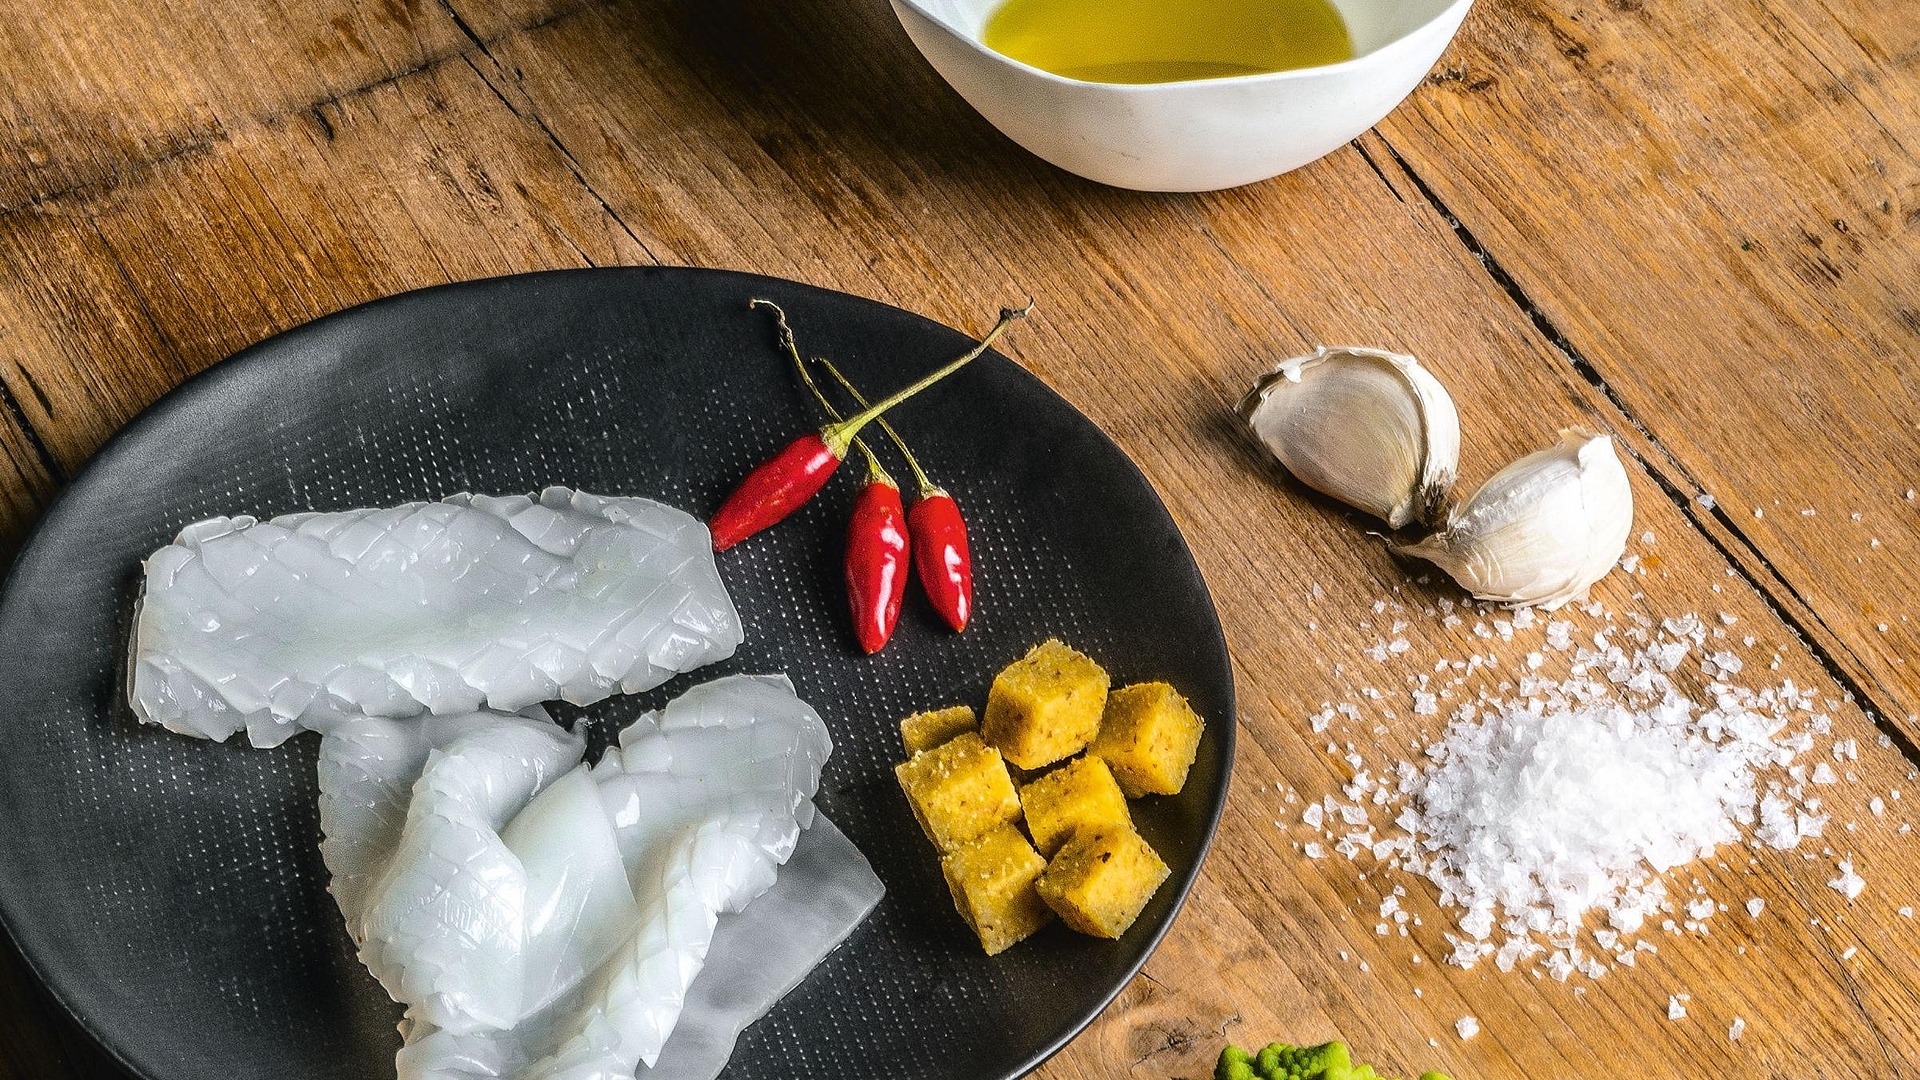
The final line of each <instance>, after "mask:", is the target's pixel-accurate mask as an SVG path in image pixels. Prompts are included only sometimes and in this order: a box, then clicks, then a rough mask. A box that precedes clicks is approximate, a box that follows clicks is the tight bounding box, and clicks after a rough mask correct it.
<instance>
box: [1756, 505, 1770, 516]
mask: <svg viewBox="0 0 1920 1080" xmlns="http://www.w3.org/2000/svg"><path fill="white" fill-rule="evenodd" d="M1753 516H1754V517H1757V518H1763V517H1766V516H1767V512H1766V511H1765V510H1762V509H1760V508H1759V507H1757V506H1756V507H1754V508H1753Z"/></svg>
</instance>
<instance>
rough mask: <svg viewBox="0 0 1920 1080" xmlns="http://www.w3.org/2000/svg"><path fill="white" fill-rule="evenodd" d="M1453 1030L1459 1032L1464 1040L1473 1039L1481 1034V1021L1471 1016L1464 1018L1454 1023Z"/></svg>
mask: <svg viewBox="0 0 1920 1080" xmlns="http://www.w3.org/2000/svg"><path fill="white" fill-rule="evenodd" d="M1453 1030H1455V1031H1457V1032H1459V1033H1460V1037H1461V1038H1462V1039H1471V1038H1473V1037H1474V1036H1475V1035H1478V1034H1480V1021H1478V1020H1476V1019H1474V1018H1473V1017H1471V1016H1463V1017H1461V1018H1460V1019H1458V1020H1456V1021H1454V1023H1453Z"/></svg>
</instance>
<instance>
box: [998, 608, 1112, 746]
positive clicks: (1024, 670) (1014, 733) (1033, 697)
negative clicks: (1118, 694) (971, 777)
mask: <svg viewBox="0 0 1920 1080" xmlns="http://www.w3.org/2000/svg"><path fill="white" fill-rule="evenodd" d="M1107 681H1108V680H1107V673H1106V671H1105V670H1103V669H1102V668H1101V667H1100V665H1099V664H1096V663H1094V662H1093V661H1092V660H1091V659H1089V658H1088V657H1086V656H1083V655H1082V654H1080V653H1079V652H1076V651H1075V650H1073V649H1071V648H1069V647H1067V646H1065V645H1062V644H1061V643H1060V642H1059V641H1057V640H1052V639H1049V640H1047V641H1045V642H1043V643H1041V644H1039V645H1035V646H1034V647H1033V648H1032V649H1031V650H1029V651H1028V652H1027V655H1025V656H1023V657H1021V658H1020V659H1019V660H1016V661H1014V662H1013V663H1012V664H1011V665H1009V666H1008V667H1007V668H1006V670H1004V671H1002V672H1001V673H1000V674H998V675H995V676H994V677H993V688H992V689H991V690H989V691H988V692H987V715H986V717H985V718H984V719H983V720H981V722H980V734H981V736H982V737H984V738H985V739H986V740H987V742H988V744H989V745H992V746H995V747H998V748H999V750H1000V752H1001V753H1002V754H1005V755H1006V756H1007V760H1008V761H1011V762H1013V763H1014V764H1015V765H1018V766H1019V767H1021V768H1023V769H1037V768H1040V767H1041V766H1042V765H1051V764H1053V763H1054V762H1056V761H1059V760H1060V759H1061V758H1063V757H1067V756H1069V755H1071V754H1074V753H1077V752H1078V751H1079V750H1081V749H1082V748H1083V747H1085V746H1086V745H1087V741H1088V740H1089V739H1091V738H1093V733H1094V732H1095V731H1097V730H1099V728H1100V713H1101V710H1103V709H1104V708H1105V707H1106V704H1107Z"/></svg>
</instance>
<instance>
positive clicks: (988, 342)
mask: <svg viewBox="0 0 1920 1080" xmlns="http://www.w3.org/2000/svg"><path fill="white" fill-rule="evenodd" d="M1032 310H1033V301H1031V300H1029V301H1027V306H1026V307H1024V308H1019V309H1015V308H1001V309H1000V321H999V322H997V323H995V324H994V325H993V329H992V330H989V331H987V336H986V337H983V338H981V339H980V344H978V345H975V346H974V347H973V348H971V349H969V350H967V353H966V355H964V356H962V357H960V358H959V359H957V360H953V361H950V362H948V363H946V364H944V365H942V366H941V367H940V368H938V369H937V370H934V371H932V372H929V373H928V374H926V375H924V376H922V377H921V378H919V379H917V380H915V381H914V382H912V383H911V384H909V385H907V386H903V387H901V388H900V389H898V390H895V391H894V392H893V393H891V394H889V395H887V396H886V397H884V398H882V399H881V400H880V401H879V403H878V404H874V405H869V406H867V407H866V408H864V409H862V410H860V411H859V412H857V413H854V414H853V415H852V416H849V417H847V418H846V419H845V420H841V421H839V422H837V423H832V424H828V425H827V426H826V427H823V428H821V429H820V437H821V438H822V439H824V440H826V443H827V447H828V448H829V449H833V448H835V447H836V446H842V445H845V444H846V443H848V442H850V441H852V440H853V438H854V437H855V436H857V435H858V434H859V433H860V429H861V428H863V427H866V426H867V424H868V423H869V422H870V421H872V420H873V418H874V417H877V416H879V415H880V414H881V413H883V412H886V411H887V410H888V409H891V408H893V407H894V406H895V405H898V404H900V403H901V402H903V401H905V400H907V399H908V398H910V397H912V396H913V395H915V394H917V393H919V392H920V391H922V390H925V389H926V388H927V387H929V386H932V385H933V384H934V383H937V382H939V381H940V380H941V379H944V378H946V377H947V376H949V375H951V374H953V373H954V372H956V371H959V370H960V369H961V368H963V367H965V366H967V364H969V363H971V362H972V361H973V360H974V359H975V358H977V357H978V356H979V355H980V354H981V353H984V352H986V351H987V350H988V349H990V348H992V347H993V342H994V339H996V338H998V337H999V336H1000V335H1001V334H1003V333H1005V332H1006V329H1007V327H1009V326H1011V325H1013V321H1014V320H1015V319H1024V318H1026V317H1027V314H1028V313H1029V312H1031V311H1032Z"/></svg>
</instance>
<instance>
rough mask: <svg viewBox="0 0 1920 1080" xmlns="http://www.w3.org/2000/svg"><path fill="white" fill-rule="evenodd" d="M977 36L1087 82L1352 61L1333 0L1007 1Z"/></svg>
mask: <svg viewBox="0 0 1920 1080" xmlns="http://www.w3.org/2000/svg"><path fill="white" fill-rule="evenodd" d="M982 40H983V41H984V42H985V43H986V45H987V47H988V48H990V49H992V50H994V51H995V52H998V53H1001V54H1004V55H1006V56H1010V57H1012V58H1014V59H1015V60H1018V61H1020V62H1021V63H1024V64H1031V65H1033V66H1034V67H1037V68H1040V69H1041V70H1043V71H1051V72H1053V73H1054V74H1055V75H1064V76H1066V77H1067V78H1069V79H1081V80H1084V81H1086V82H1105V83H1161V82H1183V81H1186V80H1189V79H1221V78H1227V77H1229V76H1233V75H1260V74H1264V73H1266V72H1269V71H1286V70H1288V69H1290V68H1303V67H1315V66H1317V65H1320V64H1331V63H1336V62H1338V61H1341V60H1350V59H1352V58H1353V43H1352V41H1351V40H1349V39H1348V37H1347V24H1346V23H1345V22H1344V21H1342V19H1341V18H1340V12H1339V11H1337V10H1335V8H1334V6H1333V4H1332V3H1330V2H1329V0H1007V2H1006V3H1005V4H1003V5H1001V6H1000V8H999V9H998V10H996V11H995V12H994V13H993V15H992V17H991V18H989V19H988V21H987V28H986V33H985V34H983V35H982Z"/></svg>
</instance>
